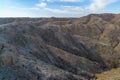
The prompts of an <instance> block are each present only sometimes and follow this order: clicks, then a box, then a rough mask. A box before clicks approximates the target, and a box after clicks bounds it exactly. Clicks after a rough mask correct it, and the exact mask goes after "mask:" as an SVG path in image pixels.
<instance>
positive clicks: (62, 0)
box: [46, 0, 83, 2]
mask: <svg viewBox="0 0 120 80" xmlns="http://www.w3.org/2000/svg"><path fill="white" fill-rule="evenodd" d="M46 1H48V2H49V1H51V2H54V1H56V2H82V1H83V0H46Z"/></svg>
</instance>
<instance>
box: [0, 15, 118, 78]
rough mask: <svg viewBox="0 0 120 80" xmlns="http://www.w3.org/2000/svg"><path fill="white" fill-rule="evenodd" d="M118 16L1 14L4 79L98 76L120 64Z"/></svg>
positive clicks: (0, 62) (0, 61)
mask: <svg viewBox="0 0 120 80" xmlns="http://www.w3.org/2000/svg"><path fill="white" fill-rule="evenodd" d="M119 16H120V15H118V14H116V15H115V14H91V15H88V16H84V17H81V18H76V19H75V18H54V17H53V18H1V19H0V80H96V76H95V74H96V73H99V72H103V71H104V70H108V69H112V68H118V67H120V50H119V49H120V24H119V22H120V20H119V19H120V18H119Z"/></svg>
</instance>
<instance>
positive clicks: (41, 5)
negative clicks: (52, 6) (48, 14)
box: [36, 2, 47, 7]
mask: <svg viewBox="0 0 120 80" xmlns="http://www.w3.org/2000/svg"><path fill="white" fill-rule="evenodd" d="M36 6H38V7H46V6H47V4H46V3H45V2H40V3H38V4H36Z"/></svg>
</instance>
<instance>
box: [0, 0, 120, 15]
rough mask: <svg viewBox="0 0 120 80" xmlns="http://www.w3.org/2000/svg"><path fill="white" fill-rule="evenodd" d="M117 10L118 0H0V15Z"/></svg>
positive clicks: (116, 11) (114, 11)
mask: <svg viewBox="0 0 120 80" xmlns="http://www.w3.org/2000/svg"><path fill="white" fill-rule="evenodd" d="M119 12H120V0H0V17H81V16H84V15H87V14H91V13H119Z"/></svg>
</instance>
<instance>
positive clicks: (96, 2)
mask: <svg viewBox="0 0 120 80" xmlns="http://www.w3.org/2000/svg"><path fill="white" fill-rule="evenodd" d="M116 1H117V0H91V4H90V5H89V6H88V7H87V9H89V10H93V11H96V10H100V9H103V8H104V7H106V6H107V5H109V4H112V3H114V2H116Z"/></svg>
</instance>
